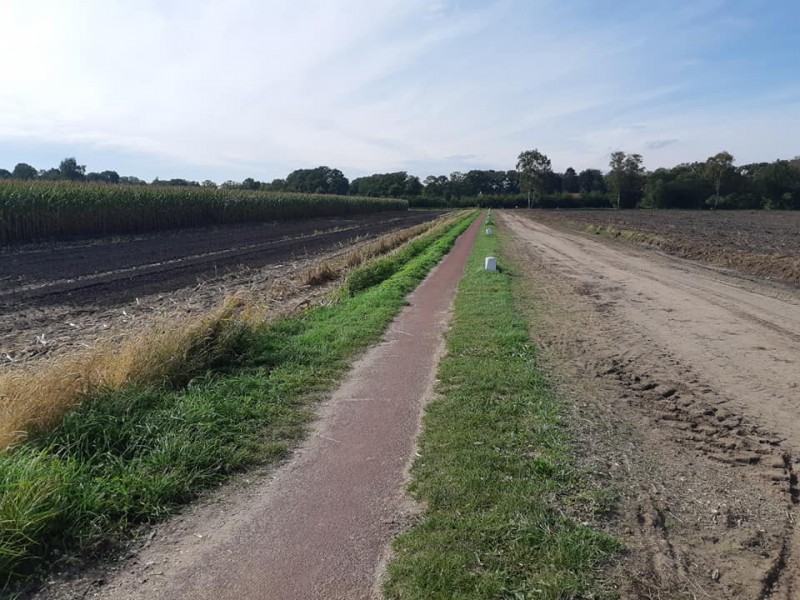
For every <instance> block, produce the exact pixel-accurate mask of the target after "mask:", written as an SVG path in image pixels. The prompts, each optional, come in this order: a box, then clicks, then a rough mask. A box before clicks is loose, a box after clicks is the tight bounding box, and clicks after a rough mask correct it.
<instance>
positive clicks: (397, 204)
mask: <svg viewBox="0 0 800 600" xmlns="http://www.w3.org/2000/svg"><path fill="white" fill-rule="evenodd" d="M407 208H408V203H407V202H406V201H405V200H396V199H385V198H366V197H360V196H332V195H322V194H294V193H288V192H262V191H247V190H232V189H209V188H198V187H190V188H183V187H154V186H123V185H115V186H112V185H103V184H84V183H66V182H63V183H62V182H59V183H50V182H15V181H5V182H0V245H7V244H15V243H22V242H29V241H36V240H63V239H70V238H77V237H87V236H105V235H115V234H125V233H147V232H151V231H159V230H165V229H179V228H183V227H200V226H204V225H216V224H223V223H244V222H258V221H272V220H283V219H299V218H312V217H332V216H341V215H348V214H355V213H368V212H377V211H387V210H406V209H407Z"/></svg>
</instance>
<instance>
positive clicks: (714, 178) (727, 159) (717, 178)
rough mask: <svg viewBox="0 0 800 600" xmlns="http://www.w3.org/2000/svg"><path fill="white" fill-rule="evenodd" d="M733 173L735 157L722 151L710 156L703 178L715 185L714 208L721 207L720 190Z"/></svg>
mask: <svg viewBox="0 0 800 600" xmlns="http://www.w3.org/2000/svg"><path fill="white" fill-rule="evenodd" d="M732 173H733V155H732V154H731V153H730V152H725V151H722V152H720V153H718V154H715V155H714V156H709V157H708V159H707V160H706V164H705V167H704V168H703V178H704V179H706V180H707V181H710V182H711V183H712V184H713V185H714V208H717V206H719V190H720V187H722V184H723V183H724V182H725V180H726V179H728V178H729V177H730V176H731V174H732Z"/></svg>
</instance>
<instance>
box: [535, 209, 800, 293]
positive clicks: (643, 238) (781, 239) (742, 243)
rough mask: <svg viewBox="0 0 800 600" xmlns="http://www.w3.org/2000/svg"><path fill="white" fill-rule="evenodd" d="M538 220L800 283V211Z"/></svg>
mask: <svg viewBox="0 0 800 600" xmlns="http://www.w3.org/2000/svg"><path fill="white" fill-rule="evenodd" d="M535 214H536V220H538V221H541V222H544V223H548V224H551V225H561V226H567V227H570V228H573V229H579V230H587V229H591V230H592V231H593V232H595V233H598V234H602V235H608V236H612V237H616V238H619V239H623V240H628V241H633V242H637V243H639V244H642V245H646V246H651V247H655V248H658V249H659V250H662V251H664V252H667V253H668V254H673V255H676V256H680V257H683V258H688V259H692V260H699V261H702V262H705V263H708V264H712V265H716V266H718V267H723V268H726V269H735V270H738V271H742V272H743V273H745V274H748V275H752V276H755V277H759V278H763V279H770V280H773V281H779V282H782V283H787V284H790V285H800V211H672V210H669V211H650V210H621V211H588V210H587V211H535Z"/></svg>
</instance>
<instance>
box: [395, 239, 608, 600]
mask: <svg viewBox="0 0 800 600" xmlns="http://www.w3.org/2000/svg"><path fill="white" fill-rule="evenodd" d="M497 238H498V236H497V235H496V234H495V235H492V236H486V235H483V234H482V235H481V236H479V239H478V241H477V243H476V246H475V248H474V251H473V252H472V255H471V257H470V260H469V264H468V267H467V274H466V275H465V277H464V279H463V280H462V281H461V284H460V286H459V291H458V296H457V298H456V301H455V309H454V310H455V312H454V316H453V321H452V325H451V329H450V330H449V332H448V333H447V338H446V342H447V355H446V356H445V357H444V358H443V359H442V361H441V363H440V365H439V370H438V376H439V381H440V383H439V385H438V393H439V397H438V398H437V399H436V400H435V401H433V402H432V403H431V404H430V405H429V406H428V407H427V410H426V414H425V417H424V429H423V432H422V434H421V438H420V441H419V446H420V450H419V452H420V456H419V457H418V458H417V460H416V461H415V462H414V466H413V469H412V483H411V486H410V489H411V492H412V494H413V495H414V496H415V497H416V498H417V499H418V500H419V501H420V502H421V503H423V505H424V506H425V507H426V510H425V514H424V518H423V519H422V520H420V521H419V522H418V523H417V524H416V525H414V526H413V527H412V528H411V529H410V530H408V531H407V532H405V533H403V534H402V535H400V536H399V538H398V539H397V540H396V541H395V544H394V547H395V551H396V554H395V557H394V559H393V562H392V563H391V564H390V566H389V573H388V577H387V581H386V584H385V592H386V593H387V595H388V596H389V597H390V598H403V599H425V600H431V599H436V598H459V599H472V598H474V599H478V598H493V599H494V598H515V599H522V598H553V599H555V598H559V599H563V598H578V597H581V598H583V597H589V596H588V595H589V594H591V593H595V594H597V593H598V591H599V590H598V589H597V586H596V585H595V582H594V577H596V576H597V572H598V567H599V566H600V565H602V563H603V562H604V561H605V560H606V559H607V558H608V557H609V555H610V554H611V553H613V552H614V551H615V550H616V549H617V548H618V544H617V542H616V541H614V540H613V539H611V538H609V537H607V536H605V535H603V534H600V533H597V532H596V531H594V530H592V529H590V528H589V527H586V526H583V525H580V524H578V523H577V522H575V520H573V519H571V518H569V517H568V516H566V514H567V513H568V511H566V510H565V507H566V506H568V505H570V504H572V503H575V502H579V501H580V498H581V497H583V496H585V495H586V490H585V489H583V488H582V481H581V477H580V474H579V473H578V472H577V471H576V469H575V468H574V466H573V464H572V462H571V460H570V447H569V439H568V432H567V431H566V429H565V427H564V425H563V424H562V423H561V422H560V421H559V416H558V405H557V403H556V401H555V399H554V397H553V395H552V393H551V392H550V390H549V389H548V385H547V382H546V381H545V380H544V378H543V377H542V375H541V374H540V373H539V371H538V370H537V366H536V350H535V348H534V347H533V345H532V344H531V340H530V334H529V323H528V322H527V321H526V320H525V319H524V318H523V317H522V316H520V314H521V311H519V310H518V307H517V306H515V296H514V289H513V287H512V285H513V278H514V275H513V272H510V271H509V270H507V268H508V265H509V261H507V260H504V259H503V257H502V255H501V261H500V268H501V271H500V272H495V273H492V272H488V271H484V270H483V259H484V257H486V256H498V252H499V250H500V249H499V244H498V239H497ZM591 597H596V596H591Z"/></svg>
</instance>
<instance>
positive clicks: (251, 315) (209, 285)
mask: <svg viewBox="0 0 800 600" xmlns="http://www.w3.org/2000/svg"><path fill="white" fill-rule="evenodd" d="M454 219H455V217H450V218H448V217H445V218H444V219H440V220H437V221H429V222H426V223H422V224H419V225H416V226H414V227H409V228H405V229H402V230H400V231H396V232H394V233H390V234H387V235H384V236H382V237H380V238H378V239H377V240H374V239H373V240H353V241H352V243H351V244H350V245H349V246H346V247H345V246H342V245H339V246H338V247H337V248H336V249H335V250H333V251H330V252H327V253H324V254H322V255H317V256H314V257H306V258H304V259H301V260H297V261H294V262H293V263H290V264H289V265H286V264H279V265H270V266H268V267H265V268H263V269H256V270H253V269H247V270H240V271H237V272H233V273H229V274H227V275H225V276H223V277H221V278H218V279H216V280H213V281H210V282H206V283H201V284H199V285H197V286H195V287H192V288H184V289H181V290H178V291H176V292H175V293H173V294H170V295H168V296H164V295H159V296H153V297H145V298H143V299H138V298H137V300H136V302H135V303H131V304H129V305H123V306H115V307H112V308H103V307H95V308H94V309H92V308H86V307H83V308H79V309H78V310H77V311H76V309H75V307H68V306H60V307H57V308H56V309H53V308H49V309H46V310H44V311H43V314H45V315H46V318H47V319H48V321H47V323H48V329H47V331H46V333H42V334H38V335H34V331H31V330H30V329H29V330H27V331H26V330H16V329H13V328H12V329H11V330H10V332H7V333H6V335H5V336H3V337H2V338H0V339H1V340H2V341H3V342H5V344H6V345H7V347H10V348H12V352H14V353H15V355H16V357H15V358H14V360H9V359H10V358H12V357H11V353H10V352H8V351H5V352H4V354H5V357H6V360H5V364H4V365H3V367H2V370H0V423H2V426H0V448H2V447H5V446H7V445H9V444H11V443H14V442H15V441H17V440H19V439H22V438H24V436H25V432H26V431H30V430H32V431H39V430H47V429H49V428H51V427H52V426H54V425H55V424H56V423H58V422H59V420H60V419H61V416H62V415H63V414H64V413H65V412H66V411H67V410H69V409H70V408H71V407H72V406H74V405H75V404H76V403H77V402H79V401H80V399H81V398H83V397H87V396H90V395H93V394H96V393H98V392H101V391H102V390H106V389H120V388H122V387H124V386H126V385H131V384H133V385H147V384H151V383H154V382H163V383H166V384H168V385H170V386H173V387H174V386H176V385H177V386H180V385H183V384H185V383H186V381H188V379H191V377H192V376H194V375H195V374H197V373H198V372H199V371H202V370H203V369H204V368H205V367H206V365H209V364H213V363H214V362H215V361H217V360H220V359H223V358H224V357H225V356H226V355H227V354H228V353H229V352H230V351H231V349H232V347H233V346H235V344H236V343H237V339H238V336H239V335H240V332H241V330H242V329H247V328H249V327H251V326H252V324H255V323H263V322H264V321H267V320H271V319H275V318H278V317H281V316H285V315H288V314H291V313H293V312H295V311H296V310H298V309H300V308H305V307H308V306H312V305H315V304H319V303H323V302H325V301H326V298H327V297H328V294H330V292H331V289H332V288H335V287H336V286H337V285H339V284H340V283H341V281H342V279H343V278H344V277H345V276H346V275H347V273H348V272H349V271H350V270H352V269H353V268H355V267H358V266H359V265H362V264H363V263H365V262H367V261H370V260H372V259H375V258H376V257H379V256H381V255H383V254H386V253H389V252H392V251H394V250H396V249H397V248H400V247H404V246H405V245H407V244H408V243H409V241H410V240H413V239H415V238H417V237H419V236H421V235H423V234H425V233H427V232H429V231H431V230H432V229H440V228H441V227H444V226H447V225H448V224H450V223H452V222H453V221H454ZM76 312H77V314H76ZM54 316H55V317H57V318H59V319H62V320H61V321H60V322H58V321H54V319H53V317H54ZM9 333H10V335H9ZM40 336H41V337H40ZM32 337H35V339H36V340H37V342H35V343H33V344H31V338H32ZM39 340H41V343H39ZM15 341H16V342H17V343H18V344H20V345H19V346H16V347H15V346H13V344H14V342H15ZM37 345H38V346H41V347H44V348H46V350H47V352H46V353H42V352H36V350H37V349H38V348H37Z"/></svg>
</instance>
